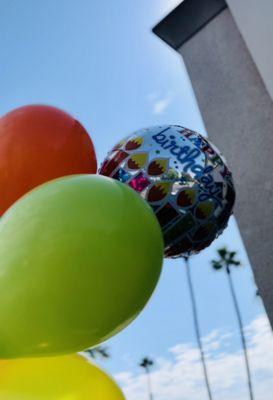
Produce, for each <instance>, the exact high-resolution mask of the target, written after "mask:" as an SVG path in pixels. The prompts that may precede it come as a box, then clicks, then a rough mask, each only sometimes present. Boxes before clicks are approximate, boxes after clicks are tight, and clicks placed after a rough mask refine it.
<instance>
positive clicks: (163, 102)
mask: <svg viewBox="0 0 273 400" xmlns="http://www.w3.org/2000/svg"><path fill="white" fill-rule="evenodd" d="M147 97H148V100H149V102H150V103H151V104H152V111H153V113H154V114H156V115H159V114H163V113H164V111H165V110H166V109H167V108H168V107H169V105H170V103H171V102H172V100H173V95H172V93H167V94H166V95H165V96H161V95H159V94H158V93H151V94H149V95H148V96H147Z"/></svg>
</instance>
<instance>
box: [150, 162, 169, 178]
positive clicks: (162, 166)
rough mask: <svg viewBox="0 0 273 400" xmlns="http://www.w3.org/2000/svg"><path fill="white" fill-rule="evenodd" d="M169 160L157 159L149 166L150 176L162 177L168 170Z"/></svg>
mask: <svg viewBox="0 0 273 400" xmlns="http://www.w3.org/2000/svg"><path fill="white" fill-rule="evenodd" d="M167 165H168V160H166V159H164V158H157V159H155V160H152V161H151V162H150V164H149V165H148V174H149V175H152V176H159V175H162V174H163V173H164V172H166V170H167Z"/></svg>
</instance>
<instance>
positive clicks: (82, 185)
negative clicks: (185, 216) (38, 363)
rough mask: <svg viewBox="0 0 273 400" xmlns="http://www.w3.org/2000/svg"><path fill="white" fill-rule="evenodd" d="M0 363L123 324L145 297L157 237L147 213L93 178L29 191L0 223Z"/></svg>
mask: <svg viewBox="0 0 273 400" xmlns="http://www.w3.org/2000/svg"><path fill="white" fill-rule="evenodd" d="M0 237H1V240H0V304H1V307H0V327H1V329H0V357H2V358H10V357H20V356H31V355H34V356H40V355H47V354H49V355H54V354H56V355H57V354H61V353H69V352H76V351H80V350H83V349H85V348H87V347H91V346H94V345H96V344H98V343H99V342H101V341H103V340H105V339H107V338H109V337H110V336H112V335H114V334H115V333H117V332H118V331H120V330H121V329H122V328H124V327H125V326H126V325H128V324H129V323H130V322H131V321H132V320H133V319H134V318H135V317H136V316H137V315H138V313H139V312H140V311H141V310H142V308H143V307H144V305H145V304H146V302H147V301H148V299H149V297H150V296H151V294H152V292H153V290H154V288H155V286H156V283H157V280H158V278H159V275H160V271H161V264H162V258H163V243H162V242H163V240H162V235H161V230H160V226H159V224H158V222H157V220H156V218H155V216H154V214H153V212H152V210H151V208H150V207H149V206H148V205H147V204H146V203H145V201H143V200H142V199H141V197H140V196H138V195H137V194H136V193H135V192H134V191H133V190H132V189H131V188H128V187H127V186H126V185H123V184H122V183H120V182H117V181H114V180H113V179H109V178H106V177H103V176H99V175H77V176H72V177H66V178H61V179H57V180H55V181H52V182H49V183H46V184H44V185H42V186H39V187H38V188H36V189H34V190H33V191H31V192H29V193H28V194H27V195H25V196H24V197H23V198H22V199H20V200H19V201H18V202H16V203H15V204H14V205H13V206H12V207H10V208H9V210H8V211H7V212H6V213H5V214H4V216H3V217H2V219H1V221H0Z"/></svg>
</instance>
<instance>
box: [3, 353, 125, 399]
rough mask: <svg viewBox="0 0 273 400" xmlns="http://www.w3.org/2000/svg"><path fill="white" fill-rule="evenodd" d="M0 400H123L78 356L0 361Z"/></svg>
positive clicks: (97, 370) (102, 375)
mask: <svg viewBox="0 0 273 400" xmlns="http://www.w3.org/2000/svg"><path fill="white" fill-rule="evenodd" d="M0 398H1V400H91V399H92V400H125V398H124V396H123V394H122V392H121V390H120V389H119V387H118V386H117V384H116V383H115V382H114V381H113V380H112V379H111V378H110V377H109V376H108V375H107V374H106V373H105V372H104V371H102V370H101V369H100V368H98V367H97V366H96V365H94V364H91V363H89V362H88V361H87V360H85V359H84V358H83V357H81V356H78V355H69V356H61V357H49V358H29V359H18V360H1V361H0Z"/></svg>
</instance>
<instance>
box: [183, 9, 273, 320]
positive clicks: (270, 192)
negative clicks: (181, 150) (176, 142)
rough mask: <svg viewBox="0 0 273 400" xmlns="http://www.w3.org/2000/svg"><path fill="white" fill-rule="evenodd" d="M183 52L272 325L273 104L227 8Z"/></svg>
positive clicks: (186, 45)
mask: <svg viewBox="0 0 273 400" xmlns="http://www.w3.org/2000/svg"><path fill="white" fill-rule="evenodd" d="M180 53H181V55H182V56H183V59H184V62H185V64H186V67H187V69H188V73H189V75H190V78H191V81H192V84H193V88H194V91H195V94H196V97H197V101H198V103H199V106H200V110H201V113H202V116H203V118H204V122H205V125H206V128H207V131H208V135H209V137H210V138H211V139H212V140H213V142H215V144H216V145H217V146H218V147H219V148H220V149H222V151H223V153H224V154H225V156H226V158H227V160H228V163H229V165H230V166H231V168H232V171H233V174H234V179H235V184H236V187H237V204H236V208H235V216H236V219H237V221H238V223H239V227H240V231H241V233H242V236H243V239H244V242H245V245H246V248H247V251H248V254H249V257H250V261H251V263H252V266H253V269H254V275H255V279H256V283H257V285H258V287H259V291H260V294H261V296H262V298H263V301H264V304H265V307H266V310H267V313H268V316H269V318H270V320H271V324H272V326H273V103H272V100H271V98H270V96H269V94H268V92H267V90H266V89H265V86H264V83H263V81H262V79H261V78H260V75H259V73H258V71H257V69H256V66H255V64H254V62H253V60H252V58H251V56H250V53H249V52H248V49H247V47H246V45H245V42H244V41H243V39H242V37H241V35H240V33H239V31H238V29H237V26H236V24H235V22H234V19H233V17H232V16H231V14H230V11H229V9H225V10H224V11H223V12H222V13H221V14H219V15H218V16H217V17H216V18H215V19H213V20H212V21H211V22H210V23H209V24H208V25H206V26H205V27H204V28H203V29H202V30H201V31H199V32H198V33H197V34H196V35H195V36H194V37H192V38H191V39H190V40H189V41H188V42H186V44H184V45H183V46H182V48H181V49H180ZM230 247H231V248H232V247H233V246H232V243H231V244H230Z"/></svg>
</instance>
